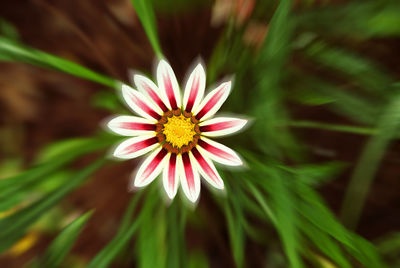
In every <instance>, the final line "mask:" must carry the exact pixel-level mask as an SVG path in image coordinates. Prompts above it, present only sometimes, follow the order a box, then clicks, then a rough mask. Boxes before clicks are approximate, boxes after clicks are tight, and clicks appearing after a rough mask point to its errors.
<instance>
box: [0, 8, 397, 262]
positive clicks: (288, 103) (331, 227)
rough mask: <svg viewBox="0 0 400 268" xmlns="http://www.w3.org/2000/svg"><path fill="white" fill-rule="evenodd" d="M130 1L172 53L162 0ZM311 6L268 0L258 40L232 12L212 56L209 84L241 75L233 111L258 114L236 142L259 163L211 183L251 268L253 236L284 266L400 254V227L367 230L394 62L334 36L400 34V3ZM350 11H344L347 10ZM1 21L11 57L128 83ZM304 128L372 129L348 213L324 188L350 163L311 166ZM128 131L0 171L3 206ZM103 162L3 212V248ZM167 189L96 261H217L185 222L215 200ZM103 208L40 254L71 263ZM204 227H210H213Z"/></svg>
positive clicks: (4, 57) (2, 45) (137, 210)
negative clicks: (302, 113)
mask: <svg viewBox="0 0 400 268" xmlns="http://www.w3.org/2000/svg"><path fill="white" fill-rule="evenodd" d="M300 2H302V1H300ZM306 2H307V3H309V5H307V4H305V3H306ZM131 3H132V5H133V7H134V9H135V11H136V13H137V15H138V18H139V20H140V22H141V25H142V27H143V29H144V32H145V34H146V36H147V38H148V40H149V42H150V44H151V46H152V48H153V51H154V54H155V55H156V57H157V58H162V57H163V55H164V54H163V50H162V47H161V45H160V40H159V39H160V37H159V35H158V30H157V27H156V25H157V19H156V14H157V10H156V12H155V11H154V10H153V7H152V1H143V0H132V1H131ZM168 3H169V4H170V5H171V8H173V3H172V2H169V1H166V3H165V4H168ZM310 3H311V4H310ZM312 3H313V1H304V3H303V4H304V5H305V6H306V7H303V8H295V7H294V3H293V2H292V1H289V0H282V1H265V2H263V1H259V2H258V3H257V6H256V7H255V11H254V12H253V14H252V17H251V18H250V19H249V20H251V21H255V22H260V23H262V24H263V25H264V26H265V25H268V28H267V30H268V32H267V35H266V39H265V40H263V41H262V42H260V43H259V44H258V46H257V48H254V47H251V46H249V45H247V44H246V43H245V42H244V41H243V36H244V34H245V31H246V27H247V26H248V25H249V24H243V25H241V26H240V24H237V22H236V20H237V19H238V18H237V17H236V16H235V14H231V15H230V16H231V18H230V19H229V21H228V22H227V23H226V24H225V25H224V26H223V27H225V28H224V29H222V31H221V36H220V38H219V40H216V41H215V44H216V45H215V46H214V49H213V51H212V55H211V57H210V60H209V62H208V79H209V81H208V83H210V84H212V83H213V82H214V81H215V80H216V79H217V78H218V77H220V76H222V75H225V74H226V73H227V71H229V72H233V73H235V84H234V89H233V92H232V96H231V98H230V99H228V102H227V103H226V105H225V106H224V108H225V109H227V111H230V112H237V113H243V111H245V112H246V113H247V115H248V116H251V117H252V118H253V120H254V123H253V125H252V126H251V128H250V129H248V130H246V133H244V134H243V135H238V136H237V137H234V138H229V139H227V141H228V143H230V144H229V145H230V146H231V147H232V148H233V149H235V150H237V151H239V152H240V153H241V155H242V156H243V158H244V159H245V161H246V165H247V168H246V169H242V170H237V171H236V170H232V171H230V170H221V174H222V175H223V179H224V181H225V184H226V196H219V195H214V194H212V196H213V198H214V199H213V200H212V202H214V204H217V205H218V209H217V212H218V213H219V214H220V215H223V216H224V217H225V226H224V229H225V231H224V232H225V233H226V236H227V237H228V239H227V240H229V243H230V249H229V250H230V253H231V255H232V259H233V261H234V263H235V264H236V266H237V267H247V266H248V265H249V263H250V260H249V259H248V258H249V255H250V254H251V252H250V253H249V249H248V248H247V246H248V244H249V241H250V240H251V241H252V243H253V242H254V243H256V244H257V245H259V246H260V247H262V248H264V249H271V248H273V247H276V245H278V247H279V250H278V252H279V254H280V255H279V256H280V258H271V260H268V261H269V264H270V265H271V267H294V268H301V267H310V266H309V265H310V263H314V264H313V265H314V266H313V267H321V266H320V265H321V263H325V264H324V265H325V266H324V267H344V268H346V267H371V268H376V267H380V268H381V267H382V268H383V267H394V266H393V265H394V264H395V263H398V260H397V259H395V258H393V257H392V255H391V254H392V252H395V251H396V250H397V251H398V250H400V246H399V243H398V241H399V240H398V234H397V235H396V234H395V235H391V236H389V237H388V238H386V239H385V240H384V241H381V242H380V243H376V244H374V243H373V241H368V240H366V239H365V238H363V237H361V236H360V235H358V234H357V233H356V232H355V231H354V230H356V229H357V224H358V222H359V221H360V217H361V214H362V212H363V209H365V202H366V199H367V197H368V193H369V191H370V187H371V185H372V183H373V182H374V179H375V177H376V174H377V172H378V171H379V168H380V164H381V162H382V159H383V157H384V155H385V153H386V152H388V150H390V144H391V142H392V141H393V140H396V139H397V138H398V133H397V132H398V129H399V122H400V116H399V115H400V113H399V107H400V97H399V89H398V87H399V86H398V84H396V77H394V75H393V74H391V73H390V72H388V71H387V70H386V69H385V68H384V67H383V66H382V65H383V64H381V63H379V62H376V61H375V60H373V59H372V58H368V57H367V56H365V55H361V54H359V53H357V51H356V50H354V48H352V47H351V46H349V45H347V44H346V42H333V41H332V40H337V38H343V39H345V40H347V42H348V43H351V42H353V43H355V44H358V42H362V41H364V40H369V39H370V38H371V37H385V38H393V37H397V38H398V36H399V34H400V32H399V31H398V27H397V28H396V27H395V26H394V25H398V22H399V21H398V17H396V16H394V15H393V14H394V11H395V10H400V7H399V5H398V4H396V3H397V2H396V1H383V0H382V1H381V0H376V1H353V2H351V1H350V3H344V4H340V5H338V6H330V5H328V4H327V5H322V6H314V5H312ZM180 8H181V9H180V12H184V11H185V7H184V6H183V7H180ZM376 9H378V10H379V12H375V10H376ZM182 10H183V11H182ZM351 14H353V15H354V16H350V15H351ZM338 17H342V18H343V20H339V21H338V20H337V18H338ZM316 21H317V22H316ZM238 25H239V26H238ZM347 26H349V27H347ZM0 29H2V32H3V36H2V37H0V60H1V61H7V62H19V63H28V64H31V65H34V66H38V67H41V68H47V69H52V70H56V71H61V72H65V73H68V74H70V75H73V76H77V77H80V78H82V79H86V80H89V81H93V82H96V83H98V84H100V85H102V86H106V87H109V88H115V87H116V85H117V84H118V83H119V82H118V81H116V80H115V79H113V78H111V77H108V76H107V75H103V74H99V73H97V72H94V71H92V70H90V69H88V68H86V67H84V66H81V65H79V64H77V63H74V62H71V61H69V60H66V59H62V58H60V57H58V56H55V55H51V54H49V53H46V52H43V51H40V50H37V49H34V48H31V47H29V46H27V45H24V44H23V43H21V42H20V41H17V40H16V39H17V37H18V34H17V32H16V31H15V30H14V29H13V28H12V26H11V25H10V24H8V23H6V22H2V21H1V24H0ZM355 32H356V35H355V36H353V34H354V33H355ZM310 33H311V34H310ZM205 38H206V36H205ZM299 40H300V41H299ZM360 40H361V41H360ZM294 59H296V60H294ZM151 60H152V59H149V61H151ZM299 62H300V63H299ZM304 62H305V63H304ZM302 63H303V64H305V66H307V68H306V67H305V66H304V65H302ZM308 67H309V68H308ZM112 94H114V93H113V92H112V91H110V92H108V91H107V92H102V94H101V96H97V97H95V99H94V100H93V102H92V104H93V105H94V106H96V105H103V104H101V103H106V104H104V105H103V106H107V107H111V108H110V109H111V110H113V109H114V110H117V109H119V108H118V107H115V106H116V105H117V104H115V102H114V101H113V100H114V99H113V97H112ZM107 103H108V104H107ZM292 105H294V106H295V107H304V106H307V107H308V108H307V109H321V108H322V109H324V110H326V111H329V112H330V113H333V114H335V116H337V117H338V118H344V119H346V121H350V122H353V123H352V124H351V125H350V124H348V125H344V124H341V123H340V122H338V123H332V124H331V123H326V122H323V121H315V120H313V119H312V118H311V119H308V118H305V119H304V120H294V119H292V117H293V114H292V113H293V112H292V109H291V108H292ZM318 111H319V110H318ZM302 128H308V129H309V130H310V131H312V130H323V131H337V132H341V133H342V135H354V134H356V135H364V136H367V137H368V140H367V142H366V145H365V146H364V148H363V149H362V152H361V156H360V158H359V159H358V160H357V161H356V165H355V168H354V170H353V173H352V175H351V177H350V178H348V180H349V184H348V186H347V188H346V189H345V197H344V199H343V203H342V209H341V217H340V220H339V219H338V218H336V216H335V215H334V213H333V212H332V211H331V210H330V208H329V206H328V205H326V203H325V201H324V199H323V197H322V196H321V195H320V193H319V191H318V190H319V188H318V187H321V186H324V185H328V184H329V183H330V182H331V181H332V180H334V179H336V178H337V177H338V176H339V175H340V174H341V173H342V170H343V169H344V167H348V166H349V163H342V162H340V161H335V162H328V163H320V162H318V163H312V161H311V163H309V161H310V158H309V157H308V155H309V148H308V147H307V144H305V142H304V141H303V140H302V138H301V136H298V135H296V134H297V133H298V132H297V131H294V130H301V129H302ZM115 140H116V139H115V137H110V136H107V135H104V136H101V135H100V136H94V137H91V138H85V139H77V140H73V141H64V142H62V143H57V144H54V145H53V146H52V147H51V148H49V149H47V150H45V152H44V153H43V154H42V156H41V161H39V163H38V165H37V166H34V167H32V168H30V169H28V170H26V171H24V172H21V173H20V174H18V175H16V176H13V177H10V178H6V179H3V180H0V209H1V211H7V210H9V209H12V208H14V207H16V206H17V205H18V204H20V203H21V202H22V201H23V200H25V199H26V197H27V195H28V194H29V193H30V192H32V191H33V190H32V189H34V186H35V185H37V184H39V182H40V181H45V180H47V179H48V178H51V174H54V173H56V172H58V171H62V170H64V169H66V167H68V166H69V165H70V164H71V163H72V162H73V161H74V160H76V159H79V158H81V157H82V156H84V155H87V154H89V153H92V152H98V151H101V149H103V148H104V147H106V146H109V145H110V144H112V143H114V142H115ZM104 164H105V160H104V159H102V158H101V157H100V159H99V160H96V161H94V162H92V163H91V164H88V165H87V167H85V168H83V169H82V170H79V171H76V172H74V175H73V176H72V177H71V179H70V180H69V181H68V182H65V184H62V185H60V186H59V187H58V188H56V189H55V190H53V191H49V192H44V193H42V195H41V196H40V198H38V199H37V200H36V201H34V202H32V203H31V204H28V205H26V206H25V207H24V208H22V209H20V210H17V212H15V213H12V214H11V215H9V216H5V217H3V218H2V219H0V230H1V231H0V251H1V252H5V251H6V250H7V249H8V248H10V247H11V246H12V245H13V244H14V243H15V242H17V241H18V240H19V239H20V238H21V237H22V236H23V235H24V234H25V233H26V232H27V231H28V230H29V227H30V226H31V225H32V224H33V223H34V222H35V221H36V220H38V219H39V218H40V217H42V216H43V215H44V214H46V213H47V212H48V211H49V209H50V208H52V207H54V206H56V205H57V204H58V203H59V202H60V201H61V200H62V199H63V198H64V197H65V196H66V195H67V194H69V193H70V192H71V191H73V190H75V189H77V188H79V187H81V186H82V185H83V183H84V182H85V181H86V180H87V179H88V177H90V176H91V174H93V172H94V171H96V170H98V169H100V168H101V167H102V166H103V165H104ZM155 186H156V185H154V184H153V185H151V186H150V189H147V190H144V191H141V192H139V193H136V194H134V195H133V197H132V201H131V203H130V204H129V205H128V206H127V209H126V212H125V216H124V217H123V218H122V219H121V221H120V223H119V230H118V232H117V233H116V234H115V236H114V238H113V239H112V240H111V241H109V242H108V243H107V244H106V245H105V246H104V247H103V248H102V249H101V250H100V251H99V252H98V253H97V254H96V255H95V256H94V258H93V259H92V260H90V261H89V262H88V266H87V267H109V266H110V265H111V264H112V263H120V262H121V259H124V260H128V261H129V260H131V261H132V260H133V261H134V262H135V263H136V264H137V266H138V267H188V265H189V266H190V267H200V266H201V265H202V264H205V263H210V261H207V259H206V258H207V256H208V255H207V253H206V252H205V251H203V252H200V253H199V252H197V251H195V250H194V249H193V248H191V247H190V245H188V240H187V238H185V234H186V232H185V230H186V227H187V226H191V225H193V219H192V221H191V218H190V217H195V216H193V215H196V213H201V212H200V211H201V209H204V207H203V206H201V205H200V206H199V207H198V208H197V210H194V211H189V210H190V208H188V207H186V206H185V205H184V203H183V202H182V201H181V200H180V199H179V198H177V199H176V200H174V202H173V203H172V204H170V205H169V206H166V205H164V202H162V200H161V198H159V193H158V190H159V189H158V188H157V187H155ZM91 213H92V212H87V213H86V214H84V215H83V216H81V217H79V218H77V219H76V220H75V221H74V222H72V223H71V224H70V225H69V226H67V227H66V228H65V229H64V230H63V231H61V232H60V234H59V235H58V236H57V237H56V238H55V239H54V240H53V242H52V243H51V244H50V245H49V247H48V249H47V250H46V252H45V253H44V255H43V257H41V258H37V259H35V260H34V261H33V262H32V265H39V266H40V267H56V266H57V265H59V264H60V263H62V261H63V259H64V258H65V257H66V256H67V254H68V252H69V251H70V249H71V247H72V245H73V244H74V243H75V241H76V240H79V233H80V232H81V231H82V228H83V227H84V226H85V224H86V222H87V221H88V220H89V218H90V215H91ZM94 213H95V212H94ZM98 224H101V223H98ZM199 225H201V223H199ZM260 225H261V227H260ZM345 226H346V227H345ZM347 227H348V228H347ZM203 231H204V232H207V228H204V230H203ZM396 237H397V238H396ZM394 238H396V239H394ZM277 241H279V242H277ZM393 241H394V242H393ZM388 248H389V249H388ZM196 252H197V253H196ZM271 252H272V251H271ZM133 256H134V257H133ZM265 258H266V257H265ZM271 262H272V264H271ZM387 262H388V263H387ZM264 264H265V263H263V264H260V265H264ZM196 265H199V266H196ZM329 265H331V266H329ZM39 266H37V267H39Z"/></svg>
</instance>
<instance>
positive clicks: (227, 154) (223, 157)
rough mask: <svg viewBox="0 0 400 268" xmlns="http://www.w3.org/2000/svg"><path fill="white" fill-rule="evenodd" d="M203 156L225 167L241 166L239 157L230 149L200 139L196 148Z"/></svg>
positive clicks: (203, 138)
mask: <svg viewBox="0 0 400 268" xmlns="http://www.w3.org/2000/svg"><path fill="white" fill-rule="evenodd" d="M196 148H197V149H198V150H199V151H200V152H201V153H202V154H203V155H205V156H207V157H209V158H211V159H212V160H214V161H216V162H218V163H221V164H224V165H227V166H240V165H242V164H243V162H242V160H241V159H240V158H239V156H238V155H237V154H236V153H235V152H234V151H233V150H232V149H230V148H228V147H226V146H225V145H222V144H221V143H218V142H215V141H213V140H210V139H207V138H206V137H201V139H199V141H198V146H197V147H196Z"/></svg>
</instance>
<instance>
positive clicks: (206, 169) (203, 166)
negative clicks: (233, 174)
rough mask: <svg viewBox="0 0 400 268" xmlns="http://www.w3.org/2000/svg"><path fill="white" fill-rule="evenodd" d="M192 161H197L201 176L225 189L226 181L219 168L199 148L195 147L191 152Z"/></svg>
mask: <svg viewBox="0 0 400 268" xmlns="http://www.w3.org/2000/svg"><path fill="white" fill-rule="evenodd" d="M189 156H190V159H191V161H192V163H196V166H197V169H198V171H199V172H200V174H201V176H203V178H204V179H205V180H206V181H207V182H208V183H209V184H211V185H212V186H214V187H215V188H217V189H221V190H222V189H224V182H223V180H222V179H221V177H220V175H219V174H218V171H217V169H216V168H215V166H214V164H213V163H212V162H211V161H210V160H209V159H208V158H207V157H205V156H204V155H202V154H201V153H200V151H199V150H197V149H196V148H193V149H192V151H191V152H190V153H189Z"/></svg>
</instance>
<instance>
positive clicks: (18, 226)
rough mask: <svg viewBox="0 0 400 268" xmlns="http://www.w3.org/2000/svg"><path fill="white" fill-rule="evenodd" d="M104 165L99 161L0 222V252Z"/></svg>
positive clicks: (101, 160) (102, 161) (102, 160)
mask: <svg viewBox="0 0 400 268" xmlns="http://www.w3.org/2000/svg"><path fill="white" fill-rule="evenodd" d="M104 163H105V160H104V159H99V160H97V161H96V162H94V163H92V164H90V165H89V166H88V167H86V168H85V169H83V170H82V171H80V172H77V173H76V175H75V176H74V177H73V178H71V180H70V181H69V182H68V183H66V184H65V185H62V186H61V187H59V188H58V189H56V190H54V191H53V192H51V193H49V194H47V195H45V196H44V197H42V198H41V199H39V200H38V201H36V202H34V203H33V204H31V205H29V206H27V207H25V208H23V209H21V210H19V211H17V212H15V213H13V214H11V215H10V216H8V217H7V218H4V219H1V220H0V252H4V251H5V250H6V249H8V248H9V247H10V246H11V245H13V244H14V243H15V242H16V241H17V240H18V239H19V238H20V237H21V236H22V235H23V234H24V233H25V231H26V229H27V228H28V227H29V226H30V225H31V224H33V223H34V222H35V221H36V220H37V219H39V218H40V216H42V215H43V214H44V213H45V212H46V211H48V209H49V208H51V207H53V206H54V205H55V204H57V203H58V202H59V201H60V200H61V199H62V198H63V197H64V196H65V195H67V194H68V193H70V192H71V191H73V190H74V189H75V188H77V187H79V185H81V184H82V183H83V182H84V181H85V179H86V178H87V177H89V176H90V175H91V174H92V173H93V172H94V171H96V170H97V169H99V168H100V167H101V166H102V165H103V164H104Z"/></svg>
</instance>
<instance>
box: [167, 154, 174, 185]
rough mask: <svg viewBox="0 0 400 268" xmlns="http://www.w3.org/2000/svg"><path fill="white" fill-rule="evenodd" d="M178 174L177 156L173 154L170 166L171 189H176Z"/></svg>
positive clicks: (169, 180)
mask: <svg viewBox="0 0 400 268" xmlns="http://www.w3.org/2000/svg"><path fill="white" fill-rule="evenodd" d="M175 173H176V154H171V157H170V159H169V165H168V185H169V187H170V189H173V188H174V187H175V175H176V174H175Z"/></svg>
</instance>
